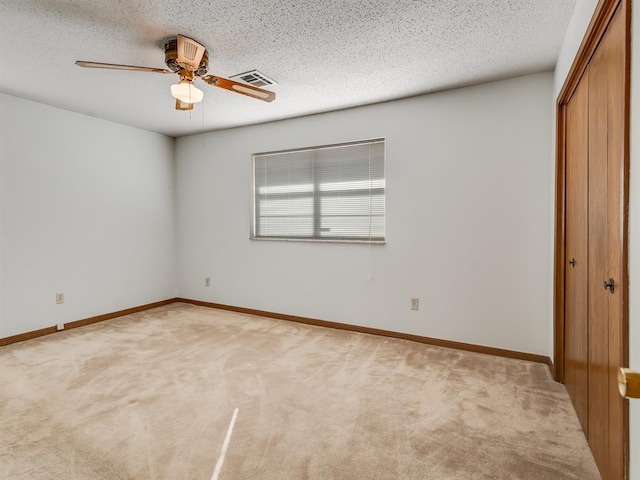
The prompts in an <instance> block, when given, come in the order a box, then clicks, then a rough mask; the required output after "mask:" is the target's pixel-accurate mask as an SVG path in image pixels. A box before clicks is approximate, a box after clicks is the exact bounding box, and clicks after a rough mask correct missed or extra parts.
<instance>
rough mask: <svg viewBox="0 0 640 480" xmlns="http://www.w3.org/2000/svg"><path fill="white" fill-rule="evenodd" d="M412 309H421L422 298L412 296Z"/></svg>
mask: <svg viewBox="0 0 640 480" xmlns="http://www.w3.org/2000/svg"><path fill="white" fill-rule="evenodd" d="M411 310H420V299H419V298H418V297H412V298H411Z"/></svg>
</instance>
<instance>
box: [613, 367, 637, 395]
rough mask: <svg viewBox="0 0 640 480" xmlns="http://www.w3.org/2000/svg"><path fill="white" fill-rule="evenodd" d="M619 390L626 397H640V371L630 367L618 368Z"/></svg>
mask: <svg viewBox="0 0 640 480" xmlns="http://www.w3.org/2000/svg"><path fill="white" fill-rule="evenodd" d="M618 390H620V395H622V396H623V397H624V398H640V372H636V371H634V370H631V369H630V368H621V369H620V370H618Z"/></svg>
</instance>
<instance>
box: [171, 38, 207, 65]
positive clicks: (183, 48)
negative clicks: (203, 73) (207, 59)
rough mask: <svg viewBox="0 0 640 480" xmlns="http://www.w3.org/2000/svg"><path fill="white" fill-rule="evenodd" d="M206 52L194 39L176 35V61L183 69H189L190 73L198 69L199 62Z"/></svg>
mask: <svg viewBox="0 0 640 480" xmlns="http://www.w3.org/2000/svg"><path fill="white" fill-rule="evenodd" d="M206 50H207V49H206V48H204V45H201V44H200V43H198V42H196V41H195V40H194V39H192V38H189V37H185V36H184V35H178V58H177V59H176V61H177V62H178V63H179V64H181V65H183V66H184V67H185V68H188V67H191V71H193V72H195V71H196V70H198V68H199V67H200V61H202V57H203V56H204V53H205V52H206Z"/></svg>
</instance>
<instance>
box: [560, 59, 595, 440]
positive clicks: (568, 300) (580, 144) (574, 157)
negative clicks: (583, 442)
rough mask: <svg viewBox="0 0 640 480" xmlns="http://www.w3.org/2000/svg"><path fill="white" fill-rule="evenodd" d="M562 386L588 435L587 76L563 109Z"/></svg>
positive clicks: (586, 75) (584, 76) (586, 74)
mask: <svg viewBox="0 0 640 480" xmlns="http://www.w3.org/2000/svg"><path fill="white" fill-rule="evenodd" d="M566 115H567V118H566V122H567V138H566V149H567V150H566V169H567V170H566V172H567V173H566V175H567V189H566V196H567V197H566V216H567V217H566V257H567V265H566V276H565V295H566V297H565V318H566V328H565V342H566V343H565V385H566V387H567V391H568V392H569V396H570V397H571V400H572V401H573V405H574V407H575V409H576V413H577V415H578V419H579V420H580V424H581V425H582V429H583V430H584V432H585V434H587V432H588V414H589V411H588V405H589V402H588V385H589V384H588V378H589V377H588V368H589V364H588V362H589V358H588V324H587V302H586V298H587V274H588V261H587V259H588V254H587V253H588V252H587V239H588V235H589V232H588V212H589V211H588V201H589V196H588V181H589V176H588V173H589V170H588V158H589V157H588V154H589V151H588V147H589V73H588V71H587V72H586V73H585V74H584V75H583V77H582V80H581V81H580V84H579V85H578V88H577V89H576V91H575V93H574V94H573V96H572V97H571V100H570V101H569V104H568V105H567V110H566Z"/></svg>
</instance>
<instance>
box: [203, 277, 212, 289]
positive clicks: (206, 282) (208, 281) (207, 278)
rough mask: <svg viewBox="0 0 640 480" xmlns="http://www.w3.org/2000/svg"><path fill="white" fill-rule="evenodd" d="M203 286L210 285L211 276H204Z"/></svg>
mask: <svg viewBox="0 0 640 480" xmlns="http://www.w3.org/2000/svg"><path fill="white" fill-rule="evenodd" d="M204 286H205V287H210V286H211V277H205V278H204Z"/></svg>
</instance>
